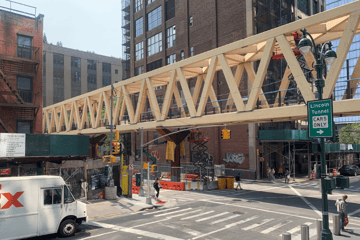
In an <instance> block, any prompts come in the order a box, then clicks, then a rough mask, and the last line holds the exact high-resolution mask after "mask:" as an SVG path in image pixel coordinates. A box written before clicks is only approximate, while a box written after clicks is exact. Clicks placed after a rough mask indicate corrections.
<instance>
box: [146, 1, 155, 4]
mask: <svg viewBox="0 0 360 240" xmlns="http://www.w3.org/2000/svg"><path fill="white" fill-rule="evenodd" d="M153 2H155V0H147V5H149V4H150V3H153Z"/></svg>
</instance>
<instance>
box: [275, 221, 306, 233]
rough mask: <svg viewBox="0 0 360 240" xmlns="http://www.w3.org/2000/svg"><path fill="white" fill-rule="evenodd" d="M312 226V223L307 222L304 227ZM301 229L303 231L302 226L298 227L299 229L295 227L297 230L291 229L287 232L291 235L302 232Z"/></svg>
mask: <svg viewBox="0 0 360 240" xmlns="http://www.w3.org/2000/svg"><path fill="white" fill-rule="evenodd" d="M311 224H312V223H311V222H306V223H304V225H308V226H310V225H311ZM300 229H301V226H297V227H295V228H293V229H290V230H289V231H287V232H288V233H290V234H294V233H296V232H298V231H300ZM280 236H281V235H280Z"/></svg>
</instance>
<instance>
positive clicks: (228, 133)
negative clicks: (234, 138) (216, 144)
mask: <svg viewBox="0 0 360 240" xmlns="http://www.w3.org/2000/svg"><path fill="white" fill-rule="evenodd" d="M230 138H231V131H230V130H229V129H226V128H225V129H223V130H221V139H230Z"/></svg>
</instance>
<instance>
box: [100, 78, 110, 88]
mask: <svg viewBox="0 0 360 240" xmlns="http://www.w3.org/2000/svg"><path fill="white" fill-rule="evenodd" d="M110 84H111V77H110V76H102V85H103V87H105V86H109V85H110Z"/></svg>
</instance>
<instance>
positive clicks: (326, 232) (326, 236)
mask: <svg viewBox="0 0 360 240" xmlns="http://www.w3.org/2000/svg"><path fill="white" fill-rule="evenodd" d="M301 32H302V33H303V37H302V39H301V40H300V42H299V44H298V49H299V50H300V52H301V53H302V54H303V55H304V56H305V55H307V54H308V53H309V52H311V49H312V47H314V51H315V59H316V65H315V69H316V73H317V79H316V81H315V86H316V88H317V91H318V93H319V100H322V99H323V89H324V87H325V81H324V79H323V68H324V65H323V62H322V60H325V63H326V64H329V65H330V64H332V63H333V62H334V61H335V59H336V53H335V52H334V51H333V50H332V49H331V46H332V44H331V42H327V43H324V44H323V46H322V47H321V50H320V51H318V46H317V45H316V44H315V41H314V39H313V38H312V36H311V34H309V33H308V32H307V31H306V29H303V30H301ZM306 36H309V37H310V39H311V40H310V39H308V38H306ZM325 46H328V50H327V51H326V52H325V54H324V53H323V51H324V50H325ZM331 121H332V119H331ZM320 148H321V151H320V161H321V186H322V188H321V191H322V215H323V230H322V233H321V235H322V238H321V239H322V240H332V239H333V238H332V234H331V231H330V229H329V214H328V199H327V193H326V189H325V187H324V185H325V184H324V180H325V177H326V164H325V141H324V138H323V137H322V138H320Z"/></svg>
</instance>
